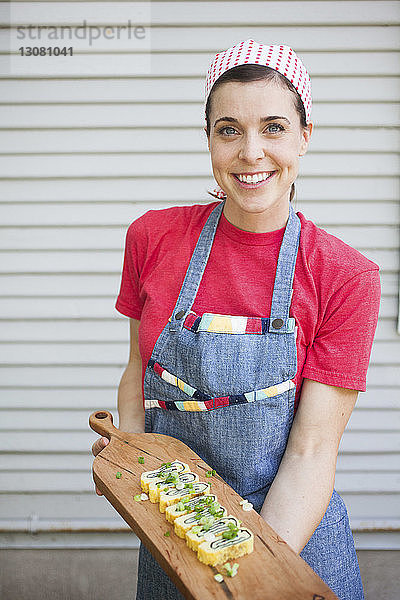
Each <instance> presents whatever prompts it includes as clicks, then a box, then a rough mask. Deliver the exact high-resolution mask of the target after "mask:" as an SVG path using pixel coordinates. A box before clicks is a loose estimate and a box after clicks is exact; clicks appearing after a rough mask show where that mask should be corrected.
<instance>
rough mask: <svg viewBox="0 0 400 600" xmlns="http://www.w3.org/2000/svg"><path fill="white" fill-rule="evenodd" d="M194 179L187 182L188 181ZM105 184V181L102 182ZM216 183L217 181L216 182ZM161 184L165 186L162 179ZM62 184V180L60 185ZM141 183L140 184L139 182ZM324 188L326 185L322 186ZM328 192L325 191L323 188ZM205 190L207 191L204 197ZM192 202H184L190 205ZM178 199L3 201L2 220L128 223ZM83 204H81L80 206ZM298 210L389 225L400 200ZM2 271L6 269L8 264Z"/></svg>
mask: <svg viewBox="0 0 400 600" xmlns="http://www.w3.org/2000/svg"><path fill="white" fill-rule="evenodd" d="M188 183H189V188H190V182H186V185H188ZM99 185H101V183H99ZM214 185H215V184H214ZM158 186H159V187H162V186H163V180H162V179H160V181H159V182H158ZM60 187H62V184H61V185H60ZM138 187H140V186H139V184H138ZM321 189H323V188H321ZM322 195H323V196H325V192H324V191H323V192H322ZM204 196H205V194H203V198H204ZM212 201H213V199H212V198H211V197H210V196H208V198H207V199H206V200H204V202H200V200H197V202H196V204H205V203H209V202H212ZM187 204H188V202H187V201H186V202H182V205H187ZM177 205H178V203H177V202H173V203H172V202H170V203H169V202H154V203H151V204H150V203H143V202H131V203H122V202H117V201H115V202H112V201H109V202H103V203H98V204H96V203H94V202H93V203H91V202H81V203H79V205H76V204H73V203H66V202H59V203H56V204H54V205H50V204H46V203H39V202H38V203H33V202H32V203H23V202H21V203H15V204H14V205H13V206H12V208H11V206H10V205H9V204H6V203H4V204H1V203H0V222H1V223H2V225H3V226H8V227H26V226H28V227H32V226H34V227H36V226H40V227H49V226H52V227H53V226H85V225H86V226H99V225H102V226H116V225H119V226H124V227H127V226H128V225H129V224H130V223H131V222H132V221H134V220H135V219H137V218H139V217H140V216H141V215H143V214H144V213H145V212H147V211H148V210H150V209H162V208H168V207H170V206H177ZM77 206H79V208H77ZM295 209H296V211H300V212H302V213H303V214H304V215H305V216H306V218H307V219H311V220H312V221H314V222H315V223H316V224H317V225H318V224H319V223H324V224H325V226H326V227H328V226H330V225H338V224H343V223H346V224H347V225H360V223H362V224H363V225H374V226H376V225H385V224H393V223H397V222H398V202H391V201H390V202H389V201H383V200H382V201H380V202H379V203H378V202H376V203H371V204H369V205H368V210H362V206H360V204H359V203H358V202H353V201H350V200H349V201H347V202H346V201H345V202H343V201H337V202H325V201H324V202H321V201H320V202H306V201H301V202H296V203H295ZM0 270H1V271H3V272H4V265H3V268H2V269H1V268H0Z"/></svg>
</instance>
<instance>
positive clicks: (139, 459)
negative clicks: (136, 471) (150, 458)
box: [137, 456, 144, 465]
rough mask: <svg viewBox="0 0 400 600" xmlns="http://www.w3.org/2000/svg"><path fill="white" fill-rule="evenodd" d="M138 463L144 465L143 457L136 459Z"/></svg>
mask: <svg viewBox="0 0 400 600" xmlns="http://www.w3.org/2000/svg"><path fill="white" fill-rule="evenodd" d="M137 461H138V463H140V464H141V465H144V457H143V456H139V458H138V459H137Z"/></svg>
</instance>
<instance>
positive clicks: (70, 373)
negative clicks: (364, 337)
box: [0, 361, 400, 442]
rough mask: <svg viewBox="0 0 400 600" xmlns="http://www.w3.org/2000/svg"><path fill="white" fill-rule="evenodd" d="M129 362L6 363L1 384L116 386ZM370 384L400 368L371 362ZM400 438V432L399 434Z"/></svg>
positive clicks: (390, 379) (399, 375)
mask: <svg viewBox="0 0 400 600" xmlns="http://www.w3.org/2000/svg"><path fill="white" fill-rule="evenodd" d="M125 366H126V362H125V361H124V363H121V365H120V366H119V367H114V366H108V365H99V366H79V365H76V366H64V367H63V366H37V367H32V366H23V365H21V366H18V367H12V366H4V367H1V370H0V373H1V381H2V387H18V388H30V387H40V388H46V387H47V388H49V387H50V388H52V387H71V388H75V387H80V386H88V387H90V388H92V387H102V386H108V387H114V386H116V385H118V383H119V381H120V378H121V375H122V371H123V369H124V367H125ZM367 382H368V385H373V386H380V387H382V388H384V387H395V386H399V387H400V369H395V368H393V367H392V366H391V365H388V366H381V365H372V366H370V368H369V371H368V377H367ZM399 442H400V436H399Z"/></svg>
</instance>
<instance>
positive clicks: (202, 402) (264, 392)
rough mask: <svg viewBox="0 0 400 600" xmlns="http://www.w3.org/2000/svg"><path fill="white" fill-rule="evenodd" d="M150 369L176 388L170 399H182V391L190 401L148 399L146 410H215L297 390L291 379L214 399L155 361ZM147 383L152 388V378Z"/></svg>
mask: <svg viewBox="0 0 400 600" xmlns="http://www.w3.org/2000/svg"><path fill="white" fill-rule="evenodd" d="M148 369H149V375H150V373H151V374H152V375H153V376H154V377H156V378H157V379H158V381H160V379H161V380H163V382H165V383H168V384H169V385H170V386H172V388H176V390H173V389H170V390H169V394H168V396H169V397H173V396H174V395H175V396H178V398H182V394H181V393H179V391H178V390H180V391H181V392H183V394H184V395H185V396H186V397H188V399H187V400H184V399H182V400H180V399H174V400H158V399H157V400H155V399H151V398H146V399H145V407H146V408H155V407H159V408H165V409H169V410H182V411H204V410H214V409H216V408H222V407H226V406H232V405H236V404H248V403H250V402H256V401H260V400H265V399H267V398H274V397H275V396H279V395H280V394H283V393H285V392H288V391H289V390H292V389H295V384H294V382H293V381H292V380H291V379H287V380H286V381H283V382H281V383H278V384H276V385H272V386H269V387H267V388H262V389H260V390H253V391H250V392H244V393H243V394H235V395H226V396H225V395H221V396H214V397H213V396H210V395H208V394H205V393H204V392H201V391H200V390H198V389H196V388H194V387H192V386H191V385H190V384H188V383H187V382H186V381H183V380H182V379H179V377H177V376H176V375H174V374H173V373H170V372H169V371H167V370H166V369H164V368H163V367H162V366H161V365H160V364H159V363H158V362H156V361H154V360H150V361H149V364H148ZM147 383H148V384H149V385H150V387H151V377H150V380H147ZM158 387H159V386H158ZM157 396H158V397H159V394H157ZM189 398H190V400H189Z"/></svg>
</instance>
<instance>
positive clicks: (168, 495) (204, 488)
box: [160, 481, 210, 513]
mask: <svg viewBox="0 0 400 600" xmlns="http://www.w3.org/2000/svg"><path fill="white" fill-rule="evenodd" d="M186 485H190V484H186ZM209 493H210V484H209V483H205V482H204V481H195V482H194V483H193V484H192V487H190V488H186V487H185V488H183V490H177V489H176V487H175V488H169V489H167V490H164V491H162V492H161V493H160V512H162V513H163V512H165V509H166V508H167V506H170V505H171V504H175V503H176V502H179V500H181V499H182V498H185V497H187V496H190V497H192V496H203V495H206V494H209Z"/></svg>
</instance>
